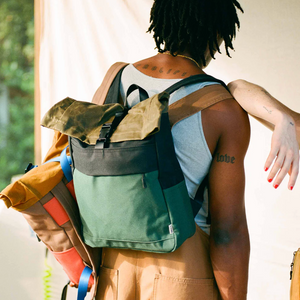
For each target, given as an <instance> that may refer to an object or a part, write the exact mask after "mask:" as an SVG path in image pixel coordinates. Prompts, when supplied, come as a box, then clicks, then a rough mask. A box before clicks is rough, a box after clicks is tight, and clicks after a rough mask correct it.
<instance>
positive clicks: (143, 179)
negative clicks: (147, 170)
mask: <svg viewBox="0 0 300 300" xmlns="http://www.w3.org/2000/svg"><path fill="white" fill-rule="evenodd" d="M142 185H143V189H145V188H146V187H147V184H146V179H145V174H143V175H142Z"/></svg>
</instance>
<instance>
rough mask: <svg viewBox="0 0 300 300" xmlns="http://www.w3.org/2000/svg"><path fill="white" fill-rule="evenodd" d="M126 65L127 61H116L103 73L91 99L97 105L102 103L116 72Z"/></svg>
mask: <svg viewBox="0 0 300 300" xmlns="http://www.w3.org/2000/svg"><path fill="white" fill-rule="evenodd" d="M126 65H128V63H124V62H116V63H115V64H113V65H112V66H111V67H110V68H109V70H108V71H107V73H106V74H105V77H104V79H103V81H102V83H101V85H100V86H99V88H98V89H97V91H96V92H95V94H94V97H93V100H92V102H93V103H95V104H98V105H102V104H104V101H105V98H106V95H107V93H108V90H109V87H110V86H111V84H112V82H113V80H114V78H115V77H116V75H117V74H118V72H119V71H120V70H121V69H122V68H123V67H125V66H126Z"/></svg>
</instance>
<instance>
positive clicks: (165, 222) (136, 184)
mask: <svg viewBox="0 0 300 300" xmlns="http://www.w3.org/2000/svg"><path fill="white" fill-rule="evenodd" d="M124 66H125V64H123V65H122V66H121V67H120V68H115V71H114V74H113V75H111V76H115V75H116V76H115V77H114V80H113V83H112V84H111V85H110V84H108V85H107V86H106V87H105V88H106V89H108V93H107V96H106V98H105V104H104V105H100V106H99V105H97V104H91V103H88V104H86V103H83V102H80V101H75V100H73V99H71V100H70V99H69V98H67V99H65V100H63V101H61V102H60V103H58V104H56V105H55V106H54V107H53V108H52V109H51V110H50V111H49V112H48V113H47V114H46V116H45V118H44V119H43V121H42V125H43V126H46V127H48V128H53V129H56V130H59V131H60V132H62V133H64V134H67V135H69V146H70V155H71V158H72V167H73V180H74V186H75V193H76V198H77V202H78V207H79V211H80V217H81V222H82V235H83V238H84V241H85V243H86V244H87V245H89V246H91V247H113V248H128V249H134V250H141V251H148V252H157V253H164V252H172V251H175V250H176V249H177V248H178V247H179V246H180V245H181V244H182V243H183V242H184V241H185V240H186V239H187V238H189V237H191V236H192V235H193V234H194V232H195V222H194V215H195V211H196V212H198V211H199V208H200V207H201V201H198V204H197V205H193V206H194V207H193V206H192V205H191V203H193V204H195V203H196V202H197V201H196V200H195V201H194V202H193V201H192V202H191V199H190V197H189V195H188V192H187V188H186V185H185V181H184V176H183V173H182V171H181V168H180V165H179V163H178V161H177V158H176V154H175V150H174V145H173V140H172V134H171V125H170V118H169V113H168V99H169V96H170V94H171V93H172V92H174V91H176V90H177V89H178V88H180V87H182V86H185V85H188V84H192V83H199V82H205V81H210V82H215V83H218V84H222V85H223V86H225V85H224V83H223V82H221V81H219V80H217V79H215V78H213V77H211V76H207V75H196V76H192V77H189V78H187V79H184V80H181V81H180V82H178V83H177V84H175V85H173V86H171V87H170V88H168V89H167V90H166V91H164V92H162V93H160V94H157V95H154V96H153V97H150V98H149V97H147V96H146V92H145V91H143V89H141V88H140V87H137V86H132V87H131V88H130V90H131V91H132V90H135V89H138V90H139V92H140V94H141V95H142V98H143V99H142V100H143V101H141V102H140V103H139V104H137V105H135V106H133V107H132V108H128V107H127V106H126V103H125V104H120V103H118V99H119V86H120V78H121V74H122V69H123V68H124ZM215 88H216V86H214V88H204V89H203V90H204V91H201V92H200V91H197V92H195V93H193V94H191V95H189V96H187V97H186V98H185V99H182V100H179V101H177V103H176V105H175V106H174V109H173V110H174V112H175V114H173V116H172V117H171V119H172V120H173V123H174V122H178V121H180V120H181V119H183V118H185V117H187V116H189V115H192V114H194V113H196V112H198V111H200V110H201V109H204V108H205V107H208V106H210V105H213V104H214V103H216V102H218V101H222V100H225V99H228V98H230V97H231V96H230V94H229V93H228V92H226V93H224V87H221V88H222V92H223V96H221V97H220V94H219V93H218V92H216V91H215ZM208 90H209V91H208ZM102 92H103V85H102V87H101V88H100V89H99V90H98V91H97V92H96V95H97V94H98V95H99V94H100V93H102ZM201 94H202V95H203V94H206V97H205V99H206V102H203V101H200V102H199V99H201V98H202V97H201ZM221 94H222V93H221ZM101 95H102V94H101ZM216 95H217V97H216ZM101 97H102V96H101ZM96 98H97V97H96ZM199 103H200V104H199ZM76 111H77V113H76ZM96 111H97V112H96ZM58 112H59V113H58ZM53 116H55V118H54V117H53ZM91 124H93V125H92V126H90V125H91ZM199 190H201V189H199ZM197 194H199V193H197ZM200 194H201V193H200ZM200 198H201V197H200ZM200 200H201V199H200ZM195 207H196V209H195ZM193 208H194V209H193Z"/></svg>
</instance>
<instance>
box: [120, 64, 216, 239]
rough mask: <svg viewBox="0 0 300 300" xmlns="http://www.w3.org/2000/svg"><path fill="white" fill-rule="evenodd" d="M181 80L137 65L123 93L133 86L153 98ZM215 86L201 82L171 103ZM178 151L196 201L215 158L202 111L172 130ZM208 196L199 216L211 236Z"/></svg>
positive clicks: (133, 97)
mask: <svg viewBox="0 0 300 300" xmlns="http://www.w3.org/2000/svg"><path fill="white" fill-rule="evenodd" d="M179 80H180V79H161V78H154V77H150V76H147V75H145V74H143V73H142V72H140V71H139V70H137V69H136V68H135V67H134V66H133V65H131V64H130V65H128V66H127V67H125V69H124V71H123V73H122V77H121V85H120V92H121V97H122V98H123V99H124V98H125V95H126V92H127V90H128V88H129V87H130V86H131V85H132V84H137V85H138V86H140V87H141V88H143V89H144V90H146V91H147V92H148V95H149V97H151V96H153V95H155V94H157V93H160V92H162V91H164V90H165V89H167V88H168V87H169V86H171V85H172V84H174V83H176V82H178V81H179ZM211 84H215V83H212V82H205V83H200V84H199V83H197V84H192V85H189V86H188V87H182V88H180V89H179V90H177V91H176V92H174V93H173V94H171V96H170V100H169V104H172V103H174V102H176V101H177V100H179V99H181V98H183V97H185V96H186V95H188V94H190V93H192V92H194V91H196V90H199V89H201V88H203V87H204V86H207V85H211ZM127 102H128V105H129V106H130V107H131V106H133V105H135V104H137V103H138V102H139V93H138V91H135V92H132V93H131V94H130V95H129V97H128V99H127ZM172 136H173V140H174V146H175V152H176V155H177V158H178V161H179V164H180V166H181V169H182V171H183V175H184V178H185V182H186V186H187V190H188V193H189V195H190V197H191V198H194V196H195V194H196V192H197V189H198V187H199V185H200V184H201V182H202V180H203V179H204V178H205V176H206V175H207V173H208V171H209V167H210V164H211V162H212V156H211V153H210V151H209V148H208V146H207V143H206V140H205V136H204V132H203V128H202V121H201V112H198V113H196V114H194V115H192V116H190V117H188V118H186V119H184V120H182V121H180V122H178V123H177V124H175V125H174V126H173V128H172ZM208 207H209V206H208V197H207V192H206V196H205V201H204V203H203V206H202V208H201V210H200V212H199V213H198V214H197V216H196V217H195V221H196V223H197V224H198V226H199V227H200V228H201V229H202V230H203V231H205V232H206V233H207V234H209V232H210V225H209V224H207V217H208Z"/></svg>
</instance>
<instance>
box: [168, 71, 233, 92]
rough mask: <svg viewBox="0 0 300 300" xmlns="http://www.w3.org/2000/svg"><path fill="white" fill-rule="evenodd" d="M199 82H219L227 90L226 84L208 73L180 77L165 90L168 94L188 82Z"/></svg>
mask: <svg viewBox="0 0 300 300" xmlns="http://www.w3.org/2000/svg"><path fill="white" fill-rule="evenodd" d="M201 82H215V83H219V84H221V85H222V86H224V87H225V88H226V89H227V90H228V88H227V86H226V84H225V83H224V82H223V81H222V80H219V79H217V78H215V77H213V76H210V75H206V74H199V75H193V76H190V77H188V78H185V79H182V80H180V81H178V82H176V83H175V84H173V85H171V86H170V87H168V88H167V89H166V90H165V92H166V93H168V94H172V93H173V92H175V91H176V90H178V89H179V88H181V87H183V86H185V85H189V84H193V83H201Z"/></svg>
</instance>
